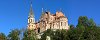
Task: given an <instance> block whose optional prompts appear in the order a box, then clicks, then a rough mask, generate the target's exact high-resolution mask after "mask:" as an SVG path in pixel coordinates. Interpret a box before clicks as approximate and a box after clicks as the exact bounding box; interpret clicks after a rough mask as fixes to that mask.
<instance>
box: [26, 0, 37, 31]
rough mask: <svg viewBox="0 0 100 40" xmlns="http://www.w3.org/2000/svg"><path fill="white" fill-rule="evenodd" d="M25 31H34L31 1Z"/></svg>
mask: <svg viewBox="0 0 100 40" xmlns="http://www.w3.org/2000/svg"><path fill="white" fill-rule="evenodd" d="M27 29H28V30H34V29H35V18H34V13H33V9H32V1H31V5H30V12H29V16H28V26H27Z"/></svg>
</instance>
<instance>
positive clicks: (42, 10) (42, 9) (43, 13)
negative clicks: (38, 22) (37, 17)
mask: <svg viewBox="0 0 100 40" xmlns="http://www.w3.org/2000/svg"><path fill="white" fill-rule="evenodd" d="M43 15H44V9H43V8H42V15H41V17H42V16H43Z"/></svg>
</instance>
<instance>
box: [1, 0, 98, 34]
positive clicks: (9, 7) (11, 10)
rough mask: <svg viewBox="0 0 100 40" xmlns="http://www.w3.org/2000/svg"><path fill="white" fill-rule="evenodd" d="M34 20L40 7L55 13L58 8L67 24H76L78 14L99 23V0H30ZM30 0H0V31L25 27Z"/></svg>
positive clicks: (37, 16) (38, 13)
mask: <svg viewBox="0 0 100 40" xmlns="http://www.w3.org/2000/svg"><path fill="white" fill-rule="evenodd" d="M32 2H33V3H32V5H33V11H34V15H35V19H36V21H38V19H39V18H40V16H41V12H42V8H44V9H45V10H48V11H50V12H51V13H53V14H54V13H55V12H56V11H57V10H59V9H60V8H61V9H62V12H63V13H64V14H65V16H66V17H68V22H69V24H74V25H76V24H77V20H78V17H79V16H87V17H89V18H92V19H93V20H94V21H95V22H96V24H97V25H99V24H100V18H99V17H100V0H32ZM29 9H30V0H0V32H3V33H5V34H6V35H7V34H9V32H10V31H11V29H15V28H18V29H21V28H26V26H27V19H28V14H29Z"/></svg>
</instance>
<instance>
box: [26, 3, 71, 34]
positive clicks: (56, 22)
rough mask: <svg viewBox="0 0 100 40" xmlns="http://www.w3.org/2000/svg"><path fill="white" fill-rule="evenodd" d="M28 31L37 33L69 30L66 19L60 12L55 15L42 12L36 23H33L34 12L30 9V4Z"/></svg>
mask: <svg viewBox="0 0 100 40" xmlns="http://www.w3.org/2000/svg"><path fill="white" fill-rule="evenodd" d="M27 29H28V30H35V31H36V32H37V33H41V32H44V31H46V30H47V29H52V30H56V29H66V30H68V29H69V26H68V19H67V17H66V16H65V15H64V14H63V12H62V11H57V12H56V13H55V14H52V13H50V12H49V11H42V15H41V17H40V19H39V21H38V22H35V18H34V12H33V9H32V3H31V6H30V12H29V16H28V25H27Z"/></svg>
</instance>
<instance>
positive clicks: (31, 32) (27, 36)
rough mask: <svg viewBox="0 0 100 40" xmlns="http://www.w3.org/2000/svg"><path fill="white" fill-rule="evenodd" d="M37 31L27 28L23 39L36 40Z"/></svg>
mask: <svg viewBox="0 0 100 40" xmlns="http://www.w3.org/2000/svg"><path fill="white" fill-rule="evenodd" d="M36 39H37V38H36V33H35V32H34V30H26V31H25V32H24V35H23V40H36Z"/></svg>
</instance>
